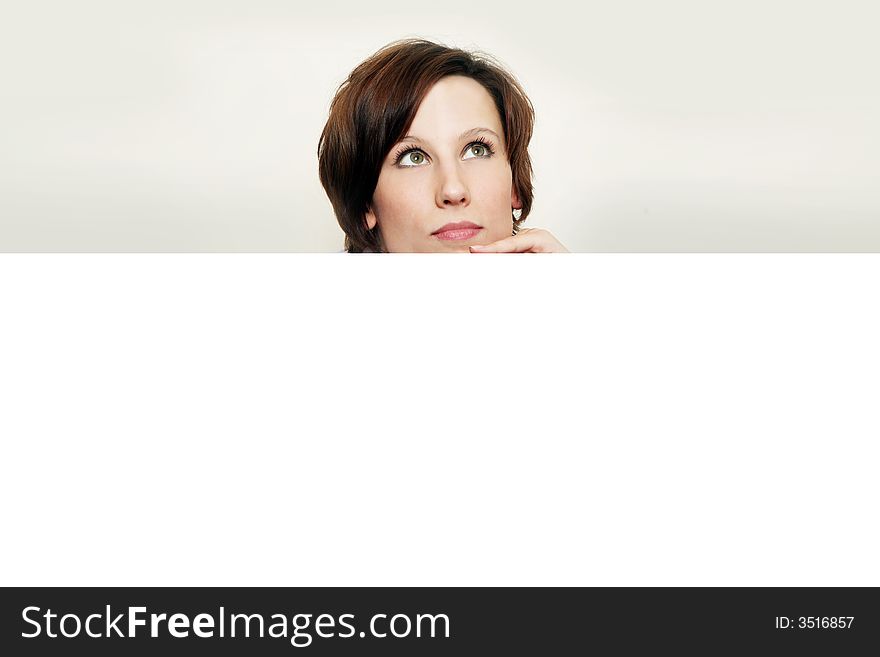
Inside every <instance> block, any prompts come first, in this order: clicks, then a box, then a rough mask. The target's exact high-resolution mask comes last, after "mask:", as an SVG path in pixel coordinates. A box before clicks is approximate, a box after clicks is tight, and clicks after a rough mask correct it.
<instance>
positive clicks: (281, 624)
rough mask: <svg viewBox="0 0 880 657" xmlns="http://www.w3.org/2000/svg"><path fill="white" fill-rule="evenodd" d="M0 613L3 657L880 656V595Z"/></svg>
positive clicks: (530, 597) (25, 606)
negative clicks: (70, 656) (142, 656)
mask: <svg viewBox="0 0 880 657" xmlns="http://www.w3.org/2000/svg"><path fill="white" fill-rule="evenodd" d="M0 613H2V617H0V623H2V626H0V627H2V636H0V654H3V655H62V654H65V655H66V654H88V655H114V656H115V655H128V654H161V655H163V657H164V656H171V655H198V654H210V655H216V654H241V655H285V654H286V655H295V654H306V655H316V656H317V655H361V654H381V655H513V654H516V655H556V654H589V653H592V652H597V651H598V652H599V653H600V654H621V655H629V654H659V653H661V652H662V653H666V654H672V655H712V654H718V653H720V652H723V653H727V652H730V651H736V652H737V653H738V654H749V655H751V654H774V655H789V654H791V655H794V654H797V655H804V654H817V655H818V654H822V655H856V654H869V652H871V653H873V654H876V651H877V650H878V649H880V594H878V589H876V588H7V589H3V590H2V607H0ZM866 651H867V652H866Z"/></svg>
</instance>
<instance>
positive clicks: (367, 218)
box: [364, 208, 376, 230]
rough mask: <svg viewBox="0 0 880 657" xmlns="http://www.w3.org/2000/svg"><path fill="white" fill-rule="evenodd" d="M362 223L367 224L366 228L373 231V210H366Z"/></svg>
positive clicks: (374, 216)
mask: <svg viewBox="0 0 880 657" xmlns="http://www.w3.org/2000/svg"><path fill="white" fill-rule="evenodd" d="M364 221H366V222H367V228H369V229H370V230H373V229H374V228H375V227H376V213H375V212H373V208H367V213H366V214H365V215H364Z"/></svg>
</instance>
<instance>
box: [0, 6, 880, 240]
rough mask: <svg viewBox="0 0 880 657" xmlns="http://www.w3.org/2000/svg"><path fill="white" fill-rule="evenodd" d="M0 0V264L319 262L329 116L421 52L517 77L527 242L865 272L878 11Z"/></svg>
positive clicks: (877, 144) (875, 136)
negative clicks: (483, 55)
mask: <svg viewBox="0 0 880 657" xmlns="http://www.w3.org/2000/svg"><path fill="white" fill-rule="evenodd" d="M9 5H13V3H4V8H3V9H2V10H0V81H2V82H0V84H2V87H0V250H4V251H34V250H36V251H338V250H339V249H340V248H341V245H342V233H341V231H340V230H339V228H338V226H337V225H336V222H335V219H334V217H333V215H332V212H331V210H330V205H329V202H328V201H327V199H326V196H325V195H324V193H323V190H322V188H321V186H320V184H319V182H318V179H317V162H316V154H315V151H316V146H317V140H318V136H319V134H320V131H321V128H322V126H323V123H324V120H325V119H326V112H327V108H328V105H329V102H330V99H331V98H332V95H333V92H334V90H335V88H336V86H337V85H338V84H339V83H340V82H341V81H342V80H343V79H344V77H345V76H346V74H347V73H348V71H349V70H351V68H353V67H354V66H355V65H356V64H357V63H358V62H360V61H361V60H362V59H363V58H365V57H366V56H368V55H369V54H370V53H372V52H373V51H375V50H376V49H377V48H379V47H380V46H382V45H384V44H385V43H387V42H389V41H392V40H394V39H398V38H401V37H404V36H424V37H428V38H434V39H437V40H441V41H443V42H446V43H448V44H451V45H458V46H464V47H478V48H481V49H483V50H485V51H487V52H490V53H492V54H494V55H495V56H496V57H498V58H499V59H501V60H502V61H504V62H505V63H506V64H507V65H508V66H509V67H510V68H511V69H512V70H513V71H514V73H516V75H517V76H518V77H519V78H520V80H521V81H522V83H523V84H524V86H525V88H526V90H527V91H528V93H529V94H530V96H531V98H532V100H533V102H534V104H535V107H536V111H537V126H536V131H535V137H534V140H533V143H532V147H531V152H532V154H533V160H534V165H535V170H536V180H535V182H536V196H535V205H534V210H533V214H532V217H531V218H530V220H529V224H531V225H536V226H537V225H540V226H543V227H547V228H549V229H551V230H552V231H554V232H555V233H556V234H557V235H558V236H559V237H560V239H562V241H563V242H565V243H566V244H567V245H568V246H569V247H570V248H571V249H572V250H578V251H860V250H870V251H880V193H878V192H877V191H876V188H877V179H878V177H880V176H878V172H880V157H878V155H877V153H878V149H880V129H878V127H877V116H880V92H878V84H877V81H876V80H877V71H876V66H877V62H878V61H880V47H878V45H877V40H876V27H877V25H878V18H880V16H878V10H876V9H874V8H873V6H874V3H871V2H853V1H851V0H844V1H839V2H834V3H832V2H803V1H801V2H793V1H792V2H788V1H786V2H780V1H775V0H769V1H764V2H753V1H751V0H749V1H747V2H724V3H722V2H687V1H682V0H675V1H672V2H663V3H659V2H648V1H642V0H639V1H629V2H626V1H624V2H615V3H609V2H604V1H602V2H594V1H588V2H584V3H581V5H580V6H579V7H573V6H572V5H573V3H570V2H559V1H557V0H552V1H543V2H539V3H531V2H530V3H519V2H506V1H504V2H500V1H495V0H491V1H489V2H473V0H469V1H466V2H462V1H460V0H451V1H447V2H443V3H432V4H430V5H429V6H421V4H416V3H412V2H398V1H390V0H378V1H374V2H369V3H354V2H351V1H350V0H347V1H346V2H334V1H332V0H331V1H327V2H321V3H317V6H302V3H294V2H282V1H280V0H274V1H270V0H249V1H247V2H245V1H244V0H241V1H238V2H220V1H216V0H215V1H207V0H177V1H174V2H171V1H167V0H159V1H157V0H153V1H151V2H124V3H123V2H110V1H97V0H81V1H80V2H77V3H69V2H60V1H45V0H44V1H36V2H28V3H23V2H22V3H14V5H13V6H11V7H10V6H9ZM529 224H527V225H529Z"/></svg>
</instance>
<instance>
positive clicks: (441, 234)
mask: <svg viewBox="0 0 880 657" xmlns="http://www.w3.org/2000/svg"><path fill="white" fill-rule="evenodd" d="M481 230H483V227H482V226H478V225H477V224H475V223H471V222H470V221H459V222H457V223H454V224H446V225H445V226H443V227H442V228H438V229H437V230H435V231H434V232H433V233H431V235H433V236H434V237H436V238H437V239H441V240H469V239H470V238H472V237H474V236H476V234H477V233H479V232H480V231H481Z"/></svg>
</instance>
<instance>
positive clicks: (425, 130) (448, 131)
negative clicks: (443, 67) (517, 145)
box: [410, 75, 503, 137]
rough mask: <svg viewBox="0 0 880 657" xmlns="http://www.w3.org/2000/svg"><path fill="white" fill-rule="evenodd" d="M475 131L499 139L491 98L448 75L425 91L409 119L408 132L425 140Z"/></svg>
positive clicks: (464, 80)
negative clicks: (489, 132) (487, 130)
mask: <svg viewBox="0 0 880 657" xmlns="http://www.w3.org/2000/svg"><path fill="white" fill-rule="evenodd" d="M475 127H484V128H491V129H492V130H494V131H495V132H496V133H498V134H499V135H502V134H503V132H502V126H501V117H500V116H499V115H498V109H497V108H496V107H495V101H494V100H492V96H490V95H489V92H488V91H487V90H486V88H485V87H483V85H481V84H480V83H479V82H477V81H476V80H473V79H471V78H468V77H465V76H462V75H450V76H447V77H445V78H442V79H441V80H440V81H439V82H437V83H436V84H435V85H434V86H433V87H431V89H430V90H429V91H428V93H427V95H426V96H425V98H424V100H422V104H421V105H419V109H418V111H417V112H416V116H415V118H414V119H413V123H412V126H411V128H410V132H411V133H412V134H415V135H422V136H425V137H427V136H428V135H429V134H431V135H434V136H435V137H452V136H458V135H460V134H461V133H462V132H463V131H465V130H469V129H471V128H475Z"/></svg>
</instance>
